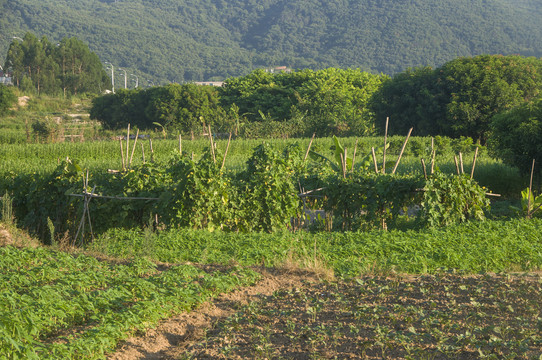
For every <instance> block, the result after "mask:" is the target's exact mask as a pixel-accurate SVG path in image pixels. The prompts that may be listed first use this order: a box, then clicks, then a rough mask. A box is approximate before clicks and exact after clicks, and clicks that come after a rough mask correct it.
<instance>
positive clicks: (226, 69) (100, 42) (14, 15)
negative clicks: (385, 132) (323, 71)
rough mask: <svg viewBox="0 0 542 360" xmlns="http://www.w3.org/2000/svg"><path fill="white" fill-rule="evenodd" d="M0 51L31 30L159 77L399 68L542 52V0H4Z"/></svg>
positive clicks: (182, 78) (183, 78) (393, 70)
mask: <svg viewBox="0 0 542 360" xmlns="http://www.w3.org/2000/svg"><path fill="white" fill-rule="evenodd" d="M0 6H1V7H2V10H3V11H2V14H3V15H2V18H1V19H0V33H1V34H4V35H3V36H2V37H0V51H2V53H1V54H2V56H1V57H2V58H3V57H4V55H5V52H6V50H7V46H8V45H9V42H10V41H11V40H12V38H13V36H19V37H22V35H24V33H25V32H26V31H32V32H33V33H34V34H36V35H37V36H42V35H46V36H47V37H48V38H49V40H50V41H58V40H60V39H61V38H62V37H65V36H69V37H71V36H77V37H78V38H79V39H81V40H83V41H84V42H86V43H88V44H89V47H90V48H91V50H93V51H95V52H96V53H97V54H98V55H99V56H100V58H101V59H102V60H103V61H110V62H112V63H114V64H115V65H117V66H120V67H124V68H127V69H129V70H130V71H131V72H133V73H135V74H138V75H140V76H141V77H142V78H143V77H145V78H150V79H152V80H153V81H155V82H158V81H161V82H165V81H178V82H180V81H186V80H206V79H219V78H224V77H228V76H238V75H243V74H246V73H247V72H249V71H250V70H252V69H253V68H256V67H265V66H277V65H287V66H290V67H293V68H304V67H311V68H324V67H329V66H337V67H356V68H361V69H364V70H367V71H371V72H384V73H389V74H391V73H396V72H400V71H403V70H404V69H406V68H407V67H414V66H423V65H432V66H437V65H441V64H443V63H444V62H446V61H449V60H451V59H453V58H456V57H459V56H472V55H477V54H482V53H502V54H511V53H515V54H521V55H527V56H537V57H540V56H542V28H541V27H540V26H539V24H540V21H541V20H542V4H540V3H539V2H537V1H534V0H493V1H491V0H472V1H469V0H434V1H428V0H410V1H402V2H397V1H393V0H289V1H285V0H263V1H256V0H228V1H226V0H201V1H196V0H187V1H180V0H151V1H148V0H122V1H121V0H117V1H114V0H101V1H100V0H69V1H68V0H41V1H38V0H18V1H16V2H15V1H9V2H7V1H0Z"/></svg>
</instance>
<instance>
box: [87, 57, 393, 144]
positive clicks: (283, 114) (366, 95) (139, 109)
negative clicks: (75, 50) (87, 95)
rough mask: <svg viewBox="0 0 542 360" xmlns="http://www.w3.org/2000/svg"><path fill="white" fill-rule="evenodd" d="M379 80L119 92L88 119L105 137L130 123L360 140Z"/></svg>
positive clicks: (260, 79)
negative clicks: (105, 132) (99, 124)
mask: <svg viewBox="0 0 542 360" xmlns="http://www.w3.org/2000/svg"><path fill="white" fill-rule="evenodd" d="M383 78H384V77H382V76H377V75H371V74H369V73H367V72H364V71H361V70H351V69H349V70H341V69H334V68H330V69H326V70H319V71H312V70H304V71H296V72H291V73H280V74H272V73H269V72H265V71H263V70H255V71H253V72H252V73H250V74H249V75H247V76H243V77H239V78H231V79H229V80H227V81H226V82H225V84H224V87H222V88H219V89H216V88H215V87H212V86H198V85H194V84H184V85H178V84H171V85H167V86H164V87H153V88H150V89H146V90H120V91H117V93H116V94H108V95H104V96H101V97H98V98H96V99H94V100H93V106H92V109H91V110H90V115H91V118H93V119H97V120H99V121H101V122H102V124H103V126H104V127H105V128H108V129H119V128H124V127H126V126H127V125H128V124H129V123H130V124H131V125H132V126H134V125H135V126H137V127H139V128H141V129H149V128H153V127H157V126H160V127H163V128H164V129H167V130H171V129H175V130H179V131H182V132H184V133H187V132H188V133H189V132H191V131H196V130H199V129H201V128H202V127H204V128H205V127H206V125H211V126H212V127H213V129H214V130H215V131H219V132H229V131H234V132H235V133H237V134H239V135H244V136H245V137H263V136H266V135H267V136H270V137H280V136H286V137H290V136H302V135H306V134H312V133H316V134H317V135H319V136H326V135H328V134H330V133H333V134H337V135H342V136H345V135H354V134H355V135H367V134H371V133H372V132H373V129H374V121H373V120H372V113H371V112H370V110H369V109H368V101H369V99H370V97H371V95H372V94H373V93H374V92H375V91H376V90H377V89H378V88H379V86H380V83H381V82H382V79H383ZM255 123H256V126H254V125H253V124H255ZM157 124H159V125H157ZM259 124H262V127H263V128H262V127H259V126H258V125H259ZM287 124H288V125H290V126H287ZM268 126H270V128H267V129H266V128H265V127H268Z"/></svg>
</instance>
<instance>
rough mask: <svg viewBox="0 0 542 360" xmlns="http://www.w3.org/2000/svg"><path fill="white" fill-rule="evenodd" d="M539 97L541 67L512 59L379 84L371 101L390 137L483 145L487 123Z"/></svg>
mask: <svg viewBox="0 0 542 360" xmlns="http://www.w3.org/2000/svg"><path fill="white" fill-rule="evenodd" d="M541 93H542V61H541V60H540V59H536V58H524V57H521V56H517V55H511V56H498V55H493V56H491V55H482V56H476V57H473V58H458V59H455V60H452V61H450V62H447V63H446V64H444V65H443V66H441V67H439V68H437V69H434V70H432V69H431V68H428V67H425V68H416V69H412V70H407V71H405V72H404V73H401V74H398V75H396V76H394V77H393V79H391V80H389V81H387V82H384V84H383V86H382V87H381V89H380V91H379V92H378V93H377V94H375V96H374V98H373V102H372V104H373V109H374V111H375V113H376V118H377V123H378V125H379V127H380V128H381V129H382V128H383V124H384V120H385V119H386V117H388V116H389V117H390V118H391V120H392V124H393V125H392V126H391V127H390V131H391V133H394V134H396V133H406V132H407V131H408V129H409V128H410V127H414V128H415V130H416V134H418V135H447V136H454V137H457V136H460V135H461V136H468V137H471V138H474V139H475V140H476V139H478V140H481V141H482V142H485V141H486V140H487V138H488V132H489V126H490V125H489V124H490V120H491V118H492V117H493V116H494V115H496V114H498V113H500V112H502V111H505V110H509V109H511V108H513V107H515V106H518V105H521V104H523V103H524V102H525V101H529V100H532V99H533V98H536V97H537V96H539V95H540V94H541Z"/></svg>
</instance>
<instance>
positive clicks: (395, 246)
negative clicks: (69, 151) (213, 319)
mask: <svg viewBox="0 0 542 360" xmlns="http://www.w3.org/2000/svg"><path fill="white" fill-rule="evenodd" d="M540 229H542V220H540V219H533V220H530V221H527V220H523V219H519V220H518V219H516V220H511V221H486V222H472V223H467V224H463V225H458V226H451V227H448V228H441V229H429V230H423V231H405V232H403V231H396V230H394V231H388V232H382V231H374V232H367V233H317V234H311V233H305V232H298V233H279V234H232V233H219V232H217V233H209V232H204V231H190V230H170V231H164V232H160V233H152V232H149V231H146V232H145V231H143V232H141V231H137V230H119V229H115V230H111V231H109V232H107V233H106V234H105V235H103V236H102V237H101V238H99V239H98V240H97V241H96V242H95V243H94V244H92V245H91V247H92V248H93V249H95V250H98V251H102V252H104V253H106V254H109V255H113V256H118V257H125V258H131V257H138V256H141V255H145V256H150V257H152V258H154V259H155V260H160V261H164V262H179V261H191V262H200V263H218V264H228V263H231V262H236V263H239V264H241V265H245V266H248V265H257V264H258V265H261V264H265V265H268V266H280V265H282V264H283V263H284V262H286V261H290V260H292V259H293V260H294V261H298V262H302V263H303V262H304V263H305V265H307V263H310V262H311V261H313V262H314V263H316V262H319V263H323V264H325V265H326V266H328V267H330V268H332V269H333V270H334V272H335V275H336V276H340V277H353V276H358V275H360V274H362V273H366V272H367V271H375V270H377V271H398V272H407V273H427V272H429V273H433V272H436V271H438V270H441V269H443V268H447V269H460V270H462V271H466V272H474V273H476V272H488V271H491V272H501V271H510V270H518V271H519V270H522V271H527V270H536V269H540V268H542V230H540ZM315 251H316V252H315Z"/></svg>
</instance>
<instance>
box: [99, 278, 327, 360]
mask: <svg viewBox="0 0 542 360" xmlns="http://www.w3.org/2000/svg"><path fill="white" fill-rule="evenodd" d="M258 271H260V273H261V274H262V279H261V280H260V281H259V282H258V283H257V284H255V285H254V286H251V287H246V288H242V289H240V290H237V291H234V292H232V293H229V294H223V295H221V296H220V297H219V298H217V299H215V300H214V301H213V302H207V303H205V304H203V305H202V306H201V307H199V308H198V309H196V310H193V311H191V312H189V313H184V314H181V315H178V316H175V317H173V318H170V319H167V320H164V321H162V322H161V323H160V324H159V325H158V327H156V328H155V329H151V330H148V331H147V332H146V333H145V334H142V336H136V337H132V338H130V339H128V340H126V341H125V342H124V343H123V344H122V345H121V346H120V347H119V350H118V351H117V352H116V353H114V354H112V355H111V356H109V357H108V358H109V359H112V360H132V359H148V360H157V359H174V358H178V357H179V356H181V355H182V354H183V352H184V350H185V349H186V348H187V347H188V346H189V345H190V344H192V343H194V342H197V341H198V340H199V339H200V338H201V337H202V335H203V334H204V332H205V331H206V329H209V328H211V327H212V326H213V325H214V324H216V323H218V322H220V321H221V320H224V319H226V318H227V317H229V316H231V315H232V314H234V313H235V312H237V311H238V310H239V309H240V308H241V307H243V306H245V305H247V304H249V303H251V302H254V301H259V300H261V299H263V298H264V297H266V296H270V295H271V294H273V293H274V292H275V291H278V290H284V289H292V288H295V287H299V286H300V285H301V284H302V283H304V282H305V283H306V282H307V281H309V282H316V281H318V277H317V275H316V274H314V273H310V272H306V271H301V270H296V269H281V270H276V269H258Z"/></svg>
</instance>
